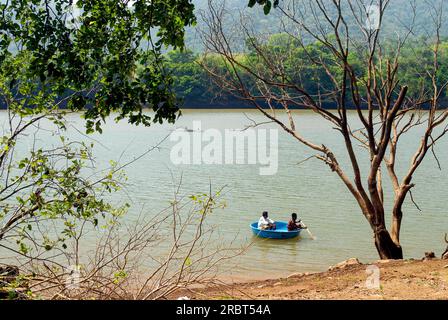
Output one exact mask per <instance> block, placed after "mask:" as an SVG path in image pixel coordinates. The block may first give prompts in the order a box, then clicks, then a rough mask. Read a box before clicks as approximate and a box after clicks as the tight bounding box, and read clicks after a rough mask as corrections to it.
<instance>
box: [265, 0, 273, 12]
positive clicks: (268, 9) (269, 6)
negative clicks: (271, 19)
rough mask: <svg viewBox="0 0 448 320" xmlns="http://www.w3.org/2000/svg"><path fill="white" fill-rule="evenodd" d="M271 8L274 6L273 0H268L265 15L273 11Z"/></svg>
mask: <svg viewBox="0 0 448 320" xmlns="http://www.w3.org/2000/svg"><path fill="white" fill-rule="evenodd" d="M271 8H272V3H271V1H267V2H266V4H265V5H264V7H263V12H264V14H265V15H268V14H269V12H271Z"/></svg>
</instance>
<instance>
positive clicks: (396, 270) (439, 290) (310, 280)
mask: <svg viewBox="0 0 448 320" xmlns="http://www.w3.org/2000/svg"><path fill="white" fill-rule="evenodd" d="M369 265H375V266H377V267H378V269H376V270H377V271H379V286H377V288H370V289H369V288H368V287H367V286H366V280H367V279H368V277H369V274H368V273H367V272H366V269H367V267H368V266H369ZM377 271H375V272H377ZM370 279H372V278H370ZM176 296H177V297H180V296H187V297H189V298H191V299H376V300H378V299H419V300H420V299H447V300H448V260H437V259H435V260H427V261H422V260H401V261H377V262H374V263H371V264H362V263H358V262H357V261H356V260H355V259H353V260H352V261H351V262H349V263H341V264H340V265H337V266H334V267H332V270H329V271H326V272H320V273H312V274H308V273H305V274H292V275H290V276H288V277H286V278H279V279H267V280H262V281H251V282H240V283H229V284H225V285H219V286H214V287H208V288H202V289H195V290H193V291H189V292H181V293H177V294H176ZM176 296H174V297H173V298H174V299H177V297H176Z"/></svg>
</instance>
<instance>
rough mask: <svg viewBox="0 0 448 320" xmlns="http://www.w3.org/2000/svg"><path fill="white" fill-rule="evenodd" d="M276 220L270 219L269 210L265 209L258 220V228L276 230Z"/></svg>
mask: <svg viewBox="0 0 448 320" xmlns="http://www.w3.org/2000/svg"><path fill="white" fill-rule="evenodd" d="M275 228H276V226H275V222H274V220H272V219H269V217H268V212H267V211H263V215H262V216H261V217H260V220H258V229H260V230H275Z"/></svg>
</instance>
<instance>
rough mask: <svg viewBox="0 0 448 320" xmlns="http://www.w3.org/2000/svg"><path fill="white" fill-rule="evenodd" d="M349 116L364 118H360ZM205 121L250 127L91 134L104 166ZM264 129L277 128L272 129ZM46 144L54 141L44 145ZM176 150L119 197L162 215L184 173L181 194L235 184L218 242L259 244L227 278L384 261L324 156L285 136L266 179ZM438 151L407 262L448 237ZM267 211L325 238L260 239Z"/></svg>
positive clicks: (117, 129) (409, 211)
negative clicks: (196, 161) (178, 159)
mask: <svg viewBox="0 0 448 320" xmlns="http://www.w3.org/2000/svg"><path fill="white" fill-rule="evenodd" d="M244 112H245V113H246V114H247V115H248V116H249V117H250V118H252V119H256V120H259V121H265V119H264V118H263V116H262V115H260V114H259V113H258V112H256V111H244ZM350 116H351V117H353V118H354V119H355V118H356V115H355V114H351V115H350ZM1 117H2V118H3V119H6V117H5V114H4V113H3V114H2V115H1ZM69 119H70V122H71V123H72V124H73V125H74V126H76V127H77V128H80V129H82V120H80V119H79V117H78V116H77V115H73V116H70V117H69ZM295 119H296V122H297V126H298V128H299V130H300V131H301V132H302V133H303V134H304V135H305V136H306V137H307V138H309V139H311V140H313V141H315V142H318V143H325V144H326V145H328V146H329V147H331V148H333V150H334V151H335V153H336V155H337V156H339V159H340V162H341V163H342V164H343V165H344V166H345V167H346V168H349V166H348V163H347V159H346V158H347V157H346V153H345V150H344V147H343V146H342V144H341V141H342V140H341V137H340V135H339V134H338V133H337V132H336V131H335V130H333V129H332V128H331V127H330V126H328V125H326V124H323V123H322V121H321V119H320V118H319V117H317V116H315V115H314V114H312V113H310V112H305V111H297V112H295ZM198 120H200V121H201V122H202V129H203V130H205V129H208V128H215V129H219V130H220V131H221V132H224V130H225V129H241V128H243V127H244V126H246V125H248V124H250V121H249V120H248V119H247V118H246V117H245V116H244V115H243V111H241V110H236V111H228V110H225V111H224V110H219V111H214V110H200V111H192V110H186V111H184V112H183V116H182V117H181V118H180V119H179V120H178V122H177V123H176V124H175V125H168V124H164V125H155V126H152V127H150V128H145V127H136V126H132V125H129V124H127V123H126V122H120V123H118V124H117V123H114V122H113V121H110V123H108V124H107V125H106V126H105V128H104V133H103V134H102V135H93V136H92V137H91V138H93V139H95V140H96V141H97V142H96V144H95V145H96V147H95V156H96V158H97V162H98V164H99V165H101V163H103V164H106V163H107V162H108V161H109V160H120V162H125V161H127V160H131V159H133V158H134V157H136V156H138V155H140V154H141V153H142V152H143V151H144V150H147V149H148V148H150V147H151V146H154V145H155V144H157V143H158V142H159V141H160V140H161V139H163V138H164V137H166V136H167V135H168V134H169V133H170V132H171V131H172V130H174V129H176V128H178V127H188V128H191V127H192V125H193V121H198ZM3 122H4V120H3V121H2V123H3ZM264 128H276V126H275V125H271V124H270V125H266V126H264ZM68 135H69V136H72V137H73V138H76V139H80V140H86V141H88V140H89V139H90V138H86V137H84V136H83V135H81V134H80V133H78V132H77V131H75V130H73V129H70V130H69V132H68ZM419 137H420V133H419V132H418V131H415V132H413V133H411V134H410V135H409V136H408V137H406V139H405V140H403V143H402V145H401V147H400V148H401V149H400V152H401V154H400V157H399V159H401V160H403V161H400V162H399V163H400V164H401V166H400V165H399V166H398V170H399V171H400V172H403V171H404V170H405V169H406V168H407V167H408V163H409V159H410V157H411V155H412V154H413V152H414V150H416V146H417V144H418V142H419ZM41 143H50V142H46V141H44V140H42V141H41ZM172 145H173V142H170V141H169V140H167V141H165V142H164V143H163V144H162V145H161V148H160V149H159V150H155V151H153V152H151V153H150V154H149V155H147V156H146V157H144V158H142V159H140V160H139V161H137V162H135V163H133V164H132V165H131V166H129V167H128V168H127V169H126V171H127V174H128V177H129V181H128V185H127V187H126V189H125V190H124V191H123V192H120V193H119V194H118V195H115V198H114V201H117V202H118V203H119V202H129V203H130V204H131V206H132V207H131V210H130V212H129V214H128V216H127V217H126V219H133V218H135V217H136V215H137V214H138V213H140V212H142V210H144V211H145V212H148V214H155V213H157V212H158V211H160V210H161V209H163V208H166V207H167V206H168V204H169V201H170V200H171V199H172V196H173V186H174V185H173V177H174V183H177V182H178V181H179V180H180V177H181V176H182V188H181V192H182V193H183V194H185V195H188V194H197V193H200V192H207V191H208V190H209V184H210V182H211V183H212V186H213V187H214V189H219V188H220V187H223V186H226V188H225V192H224V195H223V198H224V199H225V200H226V203H227V208H225V209H224V210H218V211H216V212H214V213H213V215H212V216H210V220H209V221H210V223H212V224H214V225H216V226H217V227H218V228H219V231H220V235H221V236H220V240H216V241H223V240H224V241H226V240H227V241H230V240H232V239H234V238H235V237H236V239H237V242H236V244H237V245H245V244H248V243H251V242H252V245H251V247H250V248H249V249H248V251H247V252H246V253H245V254H244V255H243V256H241V257H239V258H237V260H235V261H234V262H233V267H232V268H231V271H230V270H228V269H226V270H227V271H226V275H227V276H232V277H235V278H240V277H242V276H243V277H245V278H259V277H269V276H283V275H288V274H290V273H293V272H308V271H322V270H325V269H326V268H327V267H328V266H329V265H332V264H335V263H337V262H340V261H342V260H345V259H347V258H350V257H358V258H359V259H360V260H361V261H371V260H376V259H377V253H376V251H375V248H374V245H373V240H372V235H371V231H370V229H369V226H368V224H367V222H366V221H365V219H364V217H363V216H362V214H361V213H360V210H359V209H358V207H357V204H356V203H355V201H354V200H353V198H352V197H351V196H350V194H349V192H348V190H347V189H346V188H345V186H344V185H343V184H342V183H341V181H340V180H339V178H338V177H337V176H336V175H335V174H334V173H332V172H331V171H330V170H329V169H328V167H326V166H325V165H323V164H322V163H321V162H319V161H318V160H310V161H306V162H304V163H300V162H301V161H302V160H304V159H306V158H308V157H309V156H311V155H313V153H312V152H311V151H310V150H308V149H307V148H305V147H303V146H302V145H300V144H299V143H298V142H297V141H296V140H294V139H293V138H291V137H290V136H289V135H287V134H286V133H283V132H282V131H281V130H279V164H278V165H279V167H278V172H277V174H276V175H273V176H260V175H259V171H258V169H259V166H258V165H180V166H175V165H173V164H172V162H171V161H170V147H171V146H172ZM437 152H438V156H439V159H440V161H441V164H442V167H443V169H442V171H440V170H439V169H438V168H437V165H436V161H435V160H434V158H433V157H432V156H431V155H429V156H428V157H427V161H426V162H425V163H424V165H422V167H421V168H420V169H419V171H418V172H417V175H416V177H415V183H416V188H415V189H414V198H415V200H416V201H417V202H418V204H419V206H420V208H421V209H422V212H420V211H418V210H417V209H416V208H415V207H414V206H413V205H412V204H411V203H409V202H408V203H406V206H405V210H404V212H405V216H404V221H403V227H402V237H401V239H402V240H401V241H402V245H403V248H404V254H405V256H406V257H415V258H420V257H422V256H423V254H424V252H425V251H435V252H436V254H437V255H440V253H441V251H442V250H443V249H444V242H443V235H444V233H445V232H448V210H447V208H446V204H447V191H448V180H447V172H448V171H447V169H448V163H447V162H448V141H447V139H445V140H443V141H442V142H441V143H440V144H439V145H438V146H437ZM359 155H360V157H362V159H364V160H365V161H364V162H363V163H364V164H365V163H367V162H366V161H367V159H368V158H367V154H366V153H365V152H364V151H362V149H361V148H360V149H359ZM299 163H300V164H299ZM364 169H365V167H364ZM365 172H366V170H364V173H365ZM385 179H387V177H385ZM387 183H388V180H387ZM391 194H392V193H391V189H390V187H389V186H388V185H387V188H386V201H388V203H389V204H390V200H391ZM389 208H390V205H389ZM263 210H267V211H269V212H270V217H271V218H273V219H274V220H287V219H288V217H289V215H290V213H291V212H298V214H299V216H300V217H301V218H302V219H303V220H304V221H305V223H307V224H308V225H309V226H310V229H311V231H312V232H313V234H314V235H315V236H316V237H317V239H316V240H311V239H310V238H309V236H308V235H307V234H306V233H305V232H303V234H302V236H301V237H300V238H299V239H294V240H286V241H272V240H263V239H256V238H254V237H253V236H252V234H251V233H250V230H249V224H250V223H251V222H253V221H256V220H257V219H258V217H259V215H260V213H261V212H262V211H263ZM389 220H390V219H389ZM222 237H224V239H222ZM155 250H163V249H162V248H160V249H158V248H155ZM161 254H163V252H161Z"/></svg>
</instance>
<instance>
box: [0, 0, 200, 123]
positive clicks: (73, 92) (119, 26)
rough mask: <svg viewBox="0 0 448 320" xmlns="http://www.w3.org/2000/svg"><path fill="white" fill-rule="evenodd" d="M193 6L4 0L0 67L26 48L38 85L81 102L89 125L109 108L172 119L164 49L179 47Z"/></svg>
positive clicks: (133, 117)
mask: <svg viewBox="0 0 448 320" xmlns="http://www.w3.org/2000/svg"><path fill="white" fill-rule="evenodd" d="M193 9H194V6H193V5H192V3H191V0H153V1H146V0H135V1H130V0H119V1H117V0H88V1H85V0H78V1H73V0H3V1H2V3H1V4H0V17H1V18H0V19H1V20H0V67H1V68H7V67H9V66H7V65H5V63H6V61H9V62H8V64H10V62H11V59H7V58H8V57H9V58H11V57H14V56H21V55H22V56H23V55H24V54H26V55H27V59H29V61H30V63H29V68H27V70H26V72H27V73H28V78H29V79H30V81H37V82H38V83H39V89H38V92H35V93H36V94H42V95H47V94H50V93H51V94H54V93H56V94H57V97H58V99H59V100H60V101H59V102H60V103H58V101H56V103H55V104H58V105H63V106H67V107H69V108H71V109H73V110H85V117H86V119H87V128H88V131H93V130H95V129H96V130H101V122H102V121H103V122H104V121H105V118H106V117H107V116H109V115H110V114H111V113H112V112H116V113H118V115H117V116H116V119H117V120H120V119H124V118H128V119H129V122H130V123H133V124H144V125H150V124H151V123H152V122H162V121H163V120H168V121H169V122H173V121H174V120H175V119H176V115H177V114H178V111H179V108H178V105H177V101H176V99H175V96H174V94H173V93H172V91H171V88H170V86H171V80H170V78H169V76H168V75H167V74H166V72H165V70H164V69H163V66H162V64H161V54H162V51H163V49H164V48H165V47H168V46H172V47H174V48H179V47H183V40H184V33H185V31H184V28H185V27H186V26H188V25H192V24H194V23H195V17H194V15H193ZM14 81H15V80H14V79H13V80H12V82H11V83H10V86H11V87H14ZM145 106H146V107H149V108H152V109H153V110H154V114H153V115H152V116H150V115H148V114H144V113H143V108H144V107H145ZM26 107H29V108H38V107H42V106H36V105H32V104H30V105H27V106H26Z"/></svg>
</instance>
